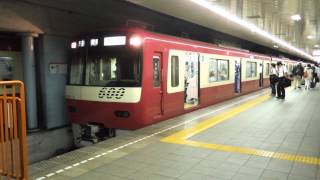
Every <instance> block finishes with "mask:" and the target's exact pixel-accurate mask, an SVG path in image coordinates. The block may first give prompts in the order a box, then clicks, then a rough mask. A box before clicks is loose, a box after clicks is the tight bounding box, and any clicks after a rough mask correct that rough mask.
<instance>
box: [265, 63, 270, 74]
mask: <svg viewBox="0 0 320 180" xmlns="http://www.w3.org/2000/svg"><path fill="white" fill-rule="evenodd" d="M270 66H271V65H270V63H266V71H265V75H266V76H269V75H270Z"/></svg>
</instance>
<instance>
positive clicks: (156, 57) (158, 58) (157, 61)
mask: <svg viewBox="0 0 320 180" xmlns="http://www.w3.org/2000/svg"><path fill="white" fill-rule="evenodd" d="M152 63H153V83H152V85H153V93H152V98H151V99H153V102H154V103H153V115H154V117H155V118H157V117H159V116H162V115H163V84H162V78H163V77H162V55H161V54H160V53H154V54H153V57H152Z"/></svg>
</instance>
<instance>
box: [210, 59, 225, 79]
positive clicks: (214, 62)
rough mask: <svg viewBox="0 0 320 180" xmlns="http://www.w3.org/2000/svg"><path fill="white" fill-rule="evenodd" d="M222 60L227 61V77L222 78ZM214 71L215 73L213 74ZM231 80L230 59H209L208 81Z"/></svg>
mask: <svg viewBox="0 0 320 180" xmlns="http://www.w3.org/2000/svg"><path fill="white" fill-rule="evenodd" d="M222 62H226V63H227V65H226V67H227V68H226V73H224V74H225V75H226V77H225V78H224V79H222V78H221V76H220V74H221V69H220V68H221V64H222ZM212 73H213V74H212ZM229 80H230V61H229V60H228V59H214V58H210V59H209V65H208V81H209V83H214V82H222V81H229Z"/></svg>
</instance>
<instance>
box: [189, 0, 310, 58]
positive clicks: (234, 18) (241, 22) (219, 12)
mask: <svg viewBox="0 0 320 180" xmlns="http://www.w3.org/2000/svg"><path fill="white" fill-rule="evenodd" d="M190 1H192V2H193V3H195V4H197V5H199V6H202V7H203V8H206V9H208V10H210V11H211V12H213V13H215V14H217V15H219V16H221V17H222V18H226V19H228V20H229V21H232V22H233V23H236V24H238V25H240V26H242V27H244V28H246V29H248V30H250V31H252V32H255V33H256V34H258V35H260V36H262V37H264V38H266V39H269V40H272V41H273V42H274V43H276V44H278V45H280V46H281V47H285V48H288V49H289V50H291V51H293V52H295V53H297V54H299V55H301V56H304V57H306V58H309V59H311V60H313V61H314V58H313V56H311V55H310V54H308V53H305V52H304V51H301V50H300V49H298V48H296V47H294V46H292V45H291V44H289V43H287V42H285V41H283V40H281V39H279V38H277V37H275V36H273V35H271V34H270V33H268V32H266V31H263V30H262V29H260V28H258V27H257V26H255V25H253V24H251V23H248V22H246V21H244V20H242V19H240V18H238V17H237V16H235V15H233V14H231V13H229V12H228V11H225V10H223V9H222V8H221V7H218V6H215V5H213V4H211V3H210V2H208V1H206V0H190Z"/></svg>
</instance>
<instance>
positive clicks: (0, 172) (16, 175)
mask: <svg viewBox="0 0 320 180" xmlns="http://www.w3.org/2000/svg"><path fill="white" fill-rule="evenodd" d="M0 87H1V94H0V179H1V177H5V178H6V179H7V180H10V179H25V180H27V179H28V159H27V145H26V108H25V88H24V84H23V82H21V81H0ZM8 92H9V93H8Z"/></svg>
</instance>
